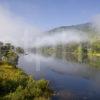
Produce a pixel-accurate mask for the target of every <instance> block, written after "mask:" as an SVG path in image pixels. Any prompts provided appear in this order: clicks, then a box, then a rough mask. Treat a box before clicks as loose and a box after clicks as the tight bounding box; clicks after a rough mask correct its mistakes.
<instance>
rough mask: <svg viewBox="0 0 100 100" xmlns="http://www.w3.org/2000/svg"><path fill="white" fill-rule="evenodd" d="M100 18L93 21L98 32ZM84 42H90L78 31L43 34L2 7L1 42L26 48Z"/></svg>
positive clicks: (0, 19)
mask: <svg viewBox="0 0 100 100" xmlns="http://www.w3.org/2000/svg"><path fill="white" fill-rule="evenodd" d="M98 17H99V16H98ZM99 18H100V17H99ZM99 18H97V17H96V18H95V19H96V20H94V21H93V23H94V26H95V29H96V30H98V31H100V20H99V21H98V19H99ZM33 20H34V18H33ZM84 40H88V37H87V35H86V33H84V32H81V31H77V30H68V31H63V32H59V33H56V34H52V35H51V34H43V32H41V31H40V30H39V29H37V28H36V27H35V26H33V25H31V24H29V23H28V22H26V21H25V20H24V19H23V18H22V17H20V16H15V15H14V14H13V13H12V12H10V11H9V10H8V9H6V8H4V7H1V6H0V41H2V42H11V43H12V44H14V45H17V46H23V47H25V48H26V47H34V46H35V47H40V46H48V45H56V44H60V43H63V44H64V43H69V42H80V41H84Z"/></svg>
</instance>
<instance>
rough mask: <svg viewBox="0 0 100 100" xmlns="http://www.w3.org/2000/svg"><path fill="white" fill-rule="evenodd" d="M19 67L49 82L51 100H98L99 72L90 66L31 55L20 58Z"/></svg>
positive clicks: (99, 87) (99, 99)
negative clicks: (52, 94)
mask: <svg viewBox="0 0 100 100" xmlns="http://www.w3.org/2000/svg"><path fill="white" fill-rule="evenodd" d="M19 66H21V68H22V69H23V70H24V71H25V72H26V73H28V74H31V75H33V76H34V77H35V79H41V78H45V79H47V80H49V81H50V85H51V87H52V88H53V89H54V90H55V92H56V96H54V97H52V100H100V70H98V69H95V68H93V67H91V66H88V65H86V64H79V63H74V62H69V61H64V60H59V59H55V58H49V57H48V58H47V57H43V56H39V55H33V54H29V55H25V56H21V57H20V60H19Z"/></svg>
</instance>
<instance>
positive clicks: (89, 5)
mask: <svg viewBox="0 0 100 100" xmlns="http://www.w3.org/2000/svg"><path fill="white" fill-rule="evenodd" d="M0 5H1V6H4V7H6V8H7V9H8V10H10V11H11V12H12V13H13V14H14V15H15V16H19V17H22V18H24V19H25V20H26V21H27V22H28V23H30V24H32V25H34V26H36V27H39V28H41V29H43V30H48V29H51V28H54V27H58V26H65V25H73V24H80V23H85V22H88V21H90V20H91V18H92V17H93V16H95V15H98V14H100V0H0Z"/></svg>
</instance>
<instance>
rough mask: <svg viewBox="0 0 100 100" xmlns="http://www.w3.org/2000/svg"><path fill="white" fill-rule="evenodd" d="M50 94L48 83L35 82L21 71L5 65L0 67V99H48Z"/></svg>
mask: <svg viewBox="0 0 100 100" xmlns="http://www.w3.org/2000/svg"><path fill="white" fill-rule="evenodd" d="M52 93H53V92H52V90H51V89H50V88H49V83H48V81H46V80H44V79H41V80H37V81H36V80H34V79H33V78H32V77H31V76H27V75H26V74H25V73H24V72H23V71H22V70H20V69H18V68H14V67H12V66H10V65H7V64H5V65H1V66H0V98H2V100H3V99H4V100H34V99H36V98H40V97H41V98H49V97H50V96H51V95H52ZM40 100H42V99H40ZM44 100H46V99H44ZM47 100H48V99H47Z"/></svg>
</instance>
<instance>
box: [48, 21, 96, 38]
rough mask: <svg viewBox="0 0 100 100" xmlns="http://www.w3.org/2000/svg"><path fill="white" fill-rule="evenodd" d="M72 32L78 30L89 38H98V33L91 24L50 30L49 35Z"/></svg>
mask: <svg viewBox="0 0 100 100" xmlns="http://www.w3.org/2000/svg"><path fill="white" fill-rule="evenodd" d="M70 30H78V31H82V32H85V33H86V34H87V35H89V36H92V37H93V36H96V34H97V32H96V31H95V29H94V28H93V26H92V24H91V23H84V24H78V25H71V26H61V27H57V28H54V29H51V30H49V31H48V32H47V33H48V34H55V33H60V32H66V33H67V31H70Z"/></svg>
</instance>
